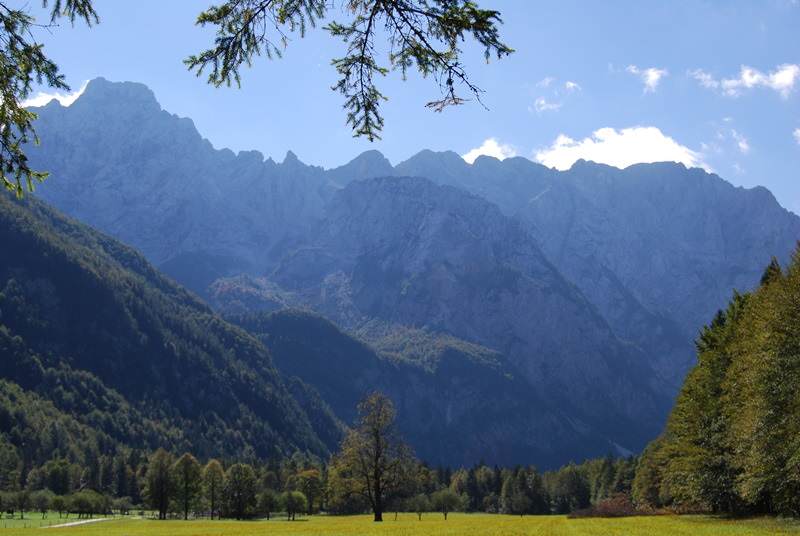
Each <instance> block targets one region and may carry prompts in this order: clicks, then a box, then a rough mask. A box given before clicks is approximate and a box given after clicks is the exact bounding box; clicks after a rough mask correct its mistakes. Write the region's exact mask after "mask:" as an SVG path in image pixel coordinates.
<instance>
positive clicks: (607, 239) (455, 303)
mask: <svg viewBox="0 0 800 536" xmlns="http://www.w3.org/2000/svg"><path fill="white" fill-rule="evenodd" d="M36 111H37V113H38V114H39V116H40V117H39V119H38V120H37V131H38V133H39V135H40V137H41V139H42V145H41V147H39V148H37V149H34V150H33V151H32V155H31V157H32V164H33V165H34V166H35V167H36V168H39V169H46V170H49V171H51V172H52V176H51V178H50V179H48V180H47V181H46V182H45V184H43V185H42V186H41V187H40V188H39V189H38V190H37V195H39V196H41V197H42V198H43V199H45V200H46V201H48V202H49V203H51V204H53V205H54V206H56V207H57V208H59V209H60V210H62V211H64V212H66V213H67V214H69V215H71V216H73V217H76V218H78V219H80V220H82V221H84V222H86V223H89V224H91V225H92V226H94V227H96V228H98V229H100V230H102V231H104V232H107V233H109V234H111V235H113V236H114V237H116V238H118V239H121V240H123V241H124V242H126V243H128V244H130V245H133V246H135V247H136V248H138V249H139V250H141V251H142V252H143V253H144V254H145V255H146V256H147V258H148V259H149V260H150V261H151V262H153V263H154V264H156V265H157V266H158V267H159V268H160V269H162V270H163V271H165V272H166V273H167V274H168V275H171V276H172V277H173V278H174V279H176V280H178V281H179V282H181V283H183V284H184V285H187V286H188V287H190V288H191V289H193V290H195V291H196V292H198V293H200V294H201V295H203V296H204V297H205V298H207V299H208V300H209V301H211V303H212V304H213V305H215V306H216V307H217V308H219V309H220V310H224V311H226V312H238V313H241V312H247V311H254V310H267V311H274V310H280V309H284V308H287V307H306V308H311V309H314V310H315V311H317V312H318V313H320V314H323V315H325V316H326V317H328V318H330V319H331V320H333V321H335V322H336V323H337V324H338V325H340V326H342V327H343V328H345V329H346V330H347V331H349V332H350V334H356V335H358V336H359V337H361V338H363V339H365V340H367V341H369V342H370V343H372V344H374V345H375V346H376V347H377V348H382V347H383V345H385V344H388V343H387V341H395V342H396V341H397V340H399V339H401V338H402V336H401V335H399V334H404V333H405V334H408V333H410V332H409V331H407V330H412V331H413V332H415V333H416V332H421V333H427V334H433V335H436V336H440V335H441V336H447V337H452V338H453V339H457V340H460V341H462V342H464V341H467V342H464V344H467V343H469V344H475V345H479V346H481V347H482V348H486V349H487V351H490V352H495V353H496V354H497V355H499V356H501V357H502V359H503V360H505V362H506V363H507V365H508V366H509V367H512V368H513V369H514V370H515V371H516V373H515V377H517V378H518V381H523V382H524V384H525V386H526V388H528V389H530V390H531V391H532V392H533V393H534V394H535V396H536V397H537V399H539V400H541V399H544V400H548V401H549V400H552V401H554V403H556V404H557V405H558V406H559V410H560V411H562V412H563V415H564V416H565V418H567V419H568V420H570V419H571V420H572V422H573V425H574V426H572V427H570V426H566V425H565V426H564V427H563V430H569V429H578V428H583V429H585V430H590V431H591V432H590V433H591V434H595V435H594V436H593V437H600V438H601V441H614V442H616V443H618V444H619V445H621V446H623V447H625V448H628V449H631V450H635V449H636V448H637V445H641V444H643V443H642V441H643V440H644V439H648V437H646V436H648V435H649V434H650V433H654V432H655V431H656V430H658V429H660V426H661V423H662V418H663V412H664V411H665V410H666V405H665V398H669V397H671V396H673V395H674V394H675V392H676V391H677V388H678V386H679V385H680V382H681V380H682V378H683V375H684V373H685V371H686V370H687V369H688V367H689V365H690V364H691V363H692V362H693V359H694V355H693V354H694V352H693V345H692V342H693V338H694V336H695V334H696V333H697V330H698V329H699V328H700V326H701V325H702V324H704V323H705V322H707V321H708V320H709V319H710V318H711V317H712V315H713V313H714V311H716V309H718V308H719V307H721V306H723V305H724V304H725V302H726V301H727V299H728V297H729V296H730V294H731V292H732V291H733V289H734V288H736V289H739V290H747V289H749V288H751V287H752V286H753V285H755V284H756V283H757V281H758V278H759V276H760V273H761V270H762V269H763V267H764V266H765V265H766V264H767V262H768V261H769V258H770V256H772V255H776V256H777V257H778V258H779V259H782V260H785V259H786V258H787V257H788V255H789V253H790V252H791V250H792V249H793V247H794V243H795V241H796V240H797V238H800V219H799V218H798V217H797V216H795V215H794V214H792V213H790V212H788V211H786V210H784V209H783V208H781V207H780V205H779V204H778V203H777V202H776V201H775V199H774V198H773V197H772V195H771V194H770V193H769V192H768V191H767V190H765V189H763V188H754V189H743V188H735V187H733V186H732V185H730V184H729V183H727V182H725V181H724V180H723V179H721V178H719V177H717V176H716V175H713V174H708V173H706V172H704V171H701V170H696V169H686V168H684V167H683V166H680V165H675V164H647V165H637V166H632V167H630V168H628V169H625V170H618V169H616V168H611V167H608V166H603V165H598V164H593V163H588V162H578V163H576V164H575V166H573V168H572V169H571V170H569V171H565V172H558V171H555V170H551V169H548V168H545V167H543V166H541V165H538V164H535V163H533V162H531V161H529V160H526V159H524V158H511V159H507V160H504V161H502V162H501V161H498V160H496V159H493V158H488V157H480V158H478V159H477V160H476V161H475V163H474V164H472V165H470V164H467V163H466V162H464V160H463V159H462V158H461V157H459V156H458V155H457V154H456V153H453V152H446V153H434V152H431V151H422V152H421V153H419V154H418V155H416V156H414V157H412V158H410V159H409V160H407V161H405V162H402V163H400V164H398V165H396V166H392V165H391V164H390V163H389V162H388V160H386V159H385V158H384V157H383V156H382V155H381V154H380V153H378V152H377V151H369V152H367V153H364V154H362V155H361V156H359V157H358V158H356V159H354V160H353V161H352V162H350V163H348V164H346V165H344V166H341V167H338V168H335V169H329V170H324V169H322V168H317V167H313V166H306V165H304V164H303V163H301V162H300V161H299V160H298V159H297V157H296V156H295V155H293V154H292V153H289V154H287V156H286V158H285V159H284V161H283V162H282V163H280V164H279V163H275V162H274V161H272V160H271V159H267V160H264V158H263V156H262V155H261V154H260V153H258V152H241V153H238V154H234V153H233V152H231V151H229V150H217V149H215V148H213V147H212V146H211V144H210V143H209V142H208V141H207V140H204V139H203V138H202V137H201V135H200V134H199V133H198V132H197V130H196V129H195V128H194V125H193V124H192V122H191V120H189V119H185V118H178V117H176V116H174V115H171V114H170V113H168V112H166V111H164V110H162V109H161V107H160V106H159V104H158V103H157V101H156V100H155V97H154V96H153V94H152V92H151V91H150V90H149V89H147V88H146V87H145V86H143V85H140V84H133V83H112V82H108V81H106V80H103V79H97V80H94V81H92V82H91V83H90V84H89V85H88V87H87V89H86V91H85V93H84V94H83V95H82V96H81V97H80V98H79V99H78V100H77V101H76V102H75V103H74V104H72V105H71V106H70V107H68V108H65V107H62V106H61V105H60V104H58V103H57V102H52V103H50V104H49V105H47V106H45V107H43V108H40V109H38V110H36ZM400 177H423V178H424V179H410V178H400ZM425 179H427V180H425ZM434 340H436V337H433V339H427V338H421V339H419V347H420V348H421V350H420V351H422V352H423V353H425V352H428V351H430V348H429V347H430V346H431V345H433V346H435V343H434V342H432V341H434ZM409 351H411V352H412V353H413V352H414V351H417V349H416V348H412V349H409V348H405V350H404V352H403V354H404V355H405V354H406V353H407V352H409ZM409 374H410V373H409ZM420 381H421V380H420ZM412 383H413V382H412ZM448 385H449V387H448V388H451V389H456V387H455V385H456V383H452V384H448ZM442 389H444V390H446V389H445V387H442ZM512 391H513V390H512ZM412 392H413V390H409V391H408V396H411V394H410V393H412ZM515 392H516V391H515ZM403 396H406V395H403ZM453 396H455V395H453ZM476 396H478V395H477V394H476ZM480 396H484V395H480ZM485 396H489V395H488V394H487V395H485ZM520 400H522V399H520ZM438 403H441V404H445V405H446V402H445V400H444V399H439V400H438ZM526 403H527V402H520V404H522V405H524V404H526ZM461 407H462V410H464V408H467V407H469V406H461ZM498 407H499V406H498ZM465 411H466V410H465ZM554 418H556V417H554ZM426 433H427V432H426ZM565 433H566V432H565ZM423 435H424V434H423ZM423 435H421V436H420V437H422V436H423ZM565 437H566V436H565ZM604 453H605V452H597V453H596V454H604Z"/></svg>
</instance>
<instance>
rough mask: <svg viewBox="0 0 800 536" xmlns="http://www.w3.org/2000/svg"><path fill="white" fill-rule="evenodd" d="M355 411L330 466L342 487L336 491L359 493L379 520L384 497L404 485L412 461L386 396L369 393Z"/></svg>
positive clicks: (385, 502) (386, 497)
mask: <svg viewBox="0 0 800 536" xmlns="http://www.w3.org/2000/svg"><path fill="white" fill-rule="evenodd" d="M358 412H359V423H358V426H357V427H356V428H354V429H353V430H351V431H350V432H348V434H347V436H346V437H345V438H344V441H342V447H341V451H340V452H339V453H338V454H337V455H336V456H334V458H333V459H332V461H331V465H332V467H333V471H335V473H336V475H337V480H338V482H339V486H340V487H341V488H342V489H341V490H340V491H339V492H340V493H342V494H343V495H353V494H355V495H360V496H361V497H363V498H364V499H366V501H367V502H368V503H369V505H370V507H371V508H372V511H373V513H374V514H375V521H383V510H384V507H385V506H386V504H387V502H388V500H389V499H390V498H392V497H393V496H394V495H395V494H397V493H398V492H400V491H402V490H404V489H406V488H407V481H408V479H410V478H412V474H413V472H414V471H413V467H414V464H415V460H414V457H413V456H412V454H411V449H410V448H409V447H408V446H407V445H406V444H405V443H404V442H403V441H402V440H401V439H400V436H399V434H398V432H397V429H396V427H395V422H394V421H395V410H394V405H393V404H392V401H391V400H389V398H387V397H386V396H385V395H383V394H380V393H373V394H371V395H369V396H367V397H366V398H365V399H364V400H362V401H361V402H360V403H359V405H358Z"/></svg>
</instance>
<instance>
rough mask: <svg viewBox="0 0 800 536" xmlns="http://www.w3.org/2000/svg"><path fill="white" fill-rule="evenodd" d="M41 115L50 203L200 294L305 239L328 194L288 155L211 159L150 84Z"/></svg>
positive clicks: (101, 82)
mask: <svg viewBox="0 0 800 536" xmlns="http://www.w3.org/2000/svg"><path fill="white" fill-rule="evenodd" d="M37 113H38V114H39V119H38V120H37V121H36V128H37V132H38V134H39V135H40V137H41V139H42V140H43V144H42V146H41V148H38V149H37V148H34V150H33V151H32V153H31V158H32V159H33V160H34V161H35V162H36V164H37V166H39V167H41V168H42V169H48V170H52V171H53V172H54V174H53V178H54V179H56V180H52V181H48V183H47V184H46V185H45V187H43V188H41V189H40V195H41V196H42V198H43V199H45V200H47V201H48V202H50V203H52V204H53V205H54V206H56V207H57V208H59V209H61V210H62V211H64V212H66V213H67V214H69V215H71V216H73V217H75V218H78V219H79V220H81V221H82V222H84V223H87V224H89V225H91V226H93V227H95V228H97V229H99V230H101V231H103V232H106V233H109V234H111V235H112V236H114V237H116V238H118V239H119V240H122V241H123V242H125V243H126V244H129V245H131V246H133V247H135V248H136V249H138V250H140V251H142V252H143V253H144V254H145V256H146V257H147V258H148V259H149V260H150V261H151V262H152V263H153V264H155V265H156V266H161V265H162V264H164V263H167V264H166V265H165V268H166V269H167V270H168V273H169V274H170V275H173V276H175V277H176V278H177V279H179V280H182V281H183V280H185V281H187V282H190V283H193V284H194V285H195V287H196V288H195V290H198V291H204V290H205V288H204V287H205V286H207V285H208V283H210V282H211V281H212V280H213V279H215V278H216V277H219V276H220V275H225V274H229V273H240V272H241V271H244V270H258V269H260V268H261V267H263V266H264V265H265V264H268V263H269V261H270V259H272V258H273V257H274V255H275V251H281V250H282V249H283V248H285V247H286V246H287V245H289V244H292V243H293V242H295V241H296V240H297V239H298V237H301V238H302V237H304V233H305V232H306V231H307V230H308V229H309V227H310V225H311V223H312V222H313V216H314V215H315V214H317V213H318V212H319V209H320V207H321V205H322V203H323V202H324V200H325V199H326V196H327V195H328V194H329V193H330V191H331V190H330V188H328V187H327V179H326V178H325V177H324V175H323V173H322V170H321V169H318V168H312V167H310V166H305V165H303V164H301V163H300V162H299V161H298V160H297V157H295V156H294V155H293V154H291V153H289V154H288V155H287V156H286V159H285V161H284V162H283V163H281V164H276V163H275V162H273V161H272V160H271V159H268V160H266V161H265V160H264V158H263V156H262V155H261V154H260V153H258V152H257V151H251V152H241V153H239V154H238V155H235V154H234V153H233V152H231V151H230V150H227V149H225V150H216V149H214V148H213V147H212V146H211V143H209V142H208V140H205V139H203V138H202V137H201V136H200V134H199V133H198V132H197V130H196V129H195V127H194V124H193V123H192V121H191V120H190V119H186V118H179V117H177V116H174V115H172V114H170V113H168V112H166V111H163V110H161V107H160V105H159V104H158V102H157V101H156V99H155V96H154V95H153V93H152V91H150V90H149V89H148V88H147V87H146V86H144V85H142V84H136V83H130V82H125V83H112V82H108V81H107V80H105V79H102V78H98V79H95V80H92V81H91V82H90V83H89V84H88V85H87V87H86V90H85V91H84V93H83V94H82V95H81V97H80V98H79V99H77V100H76V101H75V103H74V104H72V105H71V106H69V107H63V106H61V105H60V104H59V103H58V102H57V101H52V102H50V103H49V104H48V105H47V106H45V107H43V108H39V109H37ZM132 125H135V128H131V126H132ZM198 263H202V264H203V265H204V266H205V271H206V275H204V276H202V277H199V278H198V274H197V273H196V272H195V270H194V269H193V267H195V266H197V265H198ZM231 270H233V271H231ZM197 287H202V288H197Z"/></svg>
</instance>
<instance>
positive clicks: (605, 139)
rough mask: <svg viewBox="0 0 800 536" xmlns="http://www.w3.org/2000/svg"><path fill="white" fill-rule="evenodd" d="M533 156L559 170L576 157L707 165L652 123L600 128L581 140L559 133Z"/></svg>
mask: <svg viewBox="0 0 800 536" xmlns="http://www.w3.org/2000/svg"><path fill="white" fill-rule="evenodd" d="M534 156H535V158H536V160H537V161H539V162H540V163H542V164H544V165H545V166H548V167H554V168H556V169H560V170H564V169H569V168H570V167H572V164H574V163H575V161H577V160H579V159H584V160H592V161H594V162H598V163H601V164H608V165H610V166H615V167H618V168H626V167H628V166H630V165H632V164H638V163H643V162H680V163H682V164H684V165H685V166H687V167H703V168H706V169H708V166H707V165H706V164H705V163H704V162H703V159H702V154H701V153H699V152H696V151H693V150H691V149H689V148H688V147H686V146H683V145H681V144H679V143H678V142H676V141H675V140H674V139H672V138H670V137H669V136H666V135H664V134H663V133H662V132H661V130H659V129H658V128H656V127H631V128H623V129H621V130H616V129H614V128H601V129H599V130H595V131H594V132H593V133H592V135H591V136H590V137H588V138H584V139H582V140H574V139H572V138H570V137H569V136H566V135H564V134H561V135H559V136H558V138H556V140H555V141H554V142H553V144H552V145H551V146H550V147H547V148H545V149H542V150H540V151H536V152H535V155H534Z"/></svg>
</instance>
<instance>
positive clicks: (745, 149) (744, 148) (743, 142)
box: [731, 129, 750, 154]
mask: <svg viewBox="0 0 800 536" xmlns="http://www.w3.org/2000/svg"><path fill="white" fill-rule="evenodd" d="M731 137H732V138H733V140H734V141H735V142H736V146H737V147H738V148H739V152H740V153H742V154H747V153H749V152H750V143H749V142H748V141H747V138H745V137H744V136H743V135H741V134H739V133H738V132H737V131H735V130H733V129H731Z"/></svg>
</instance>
